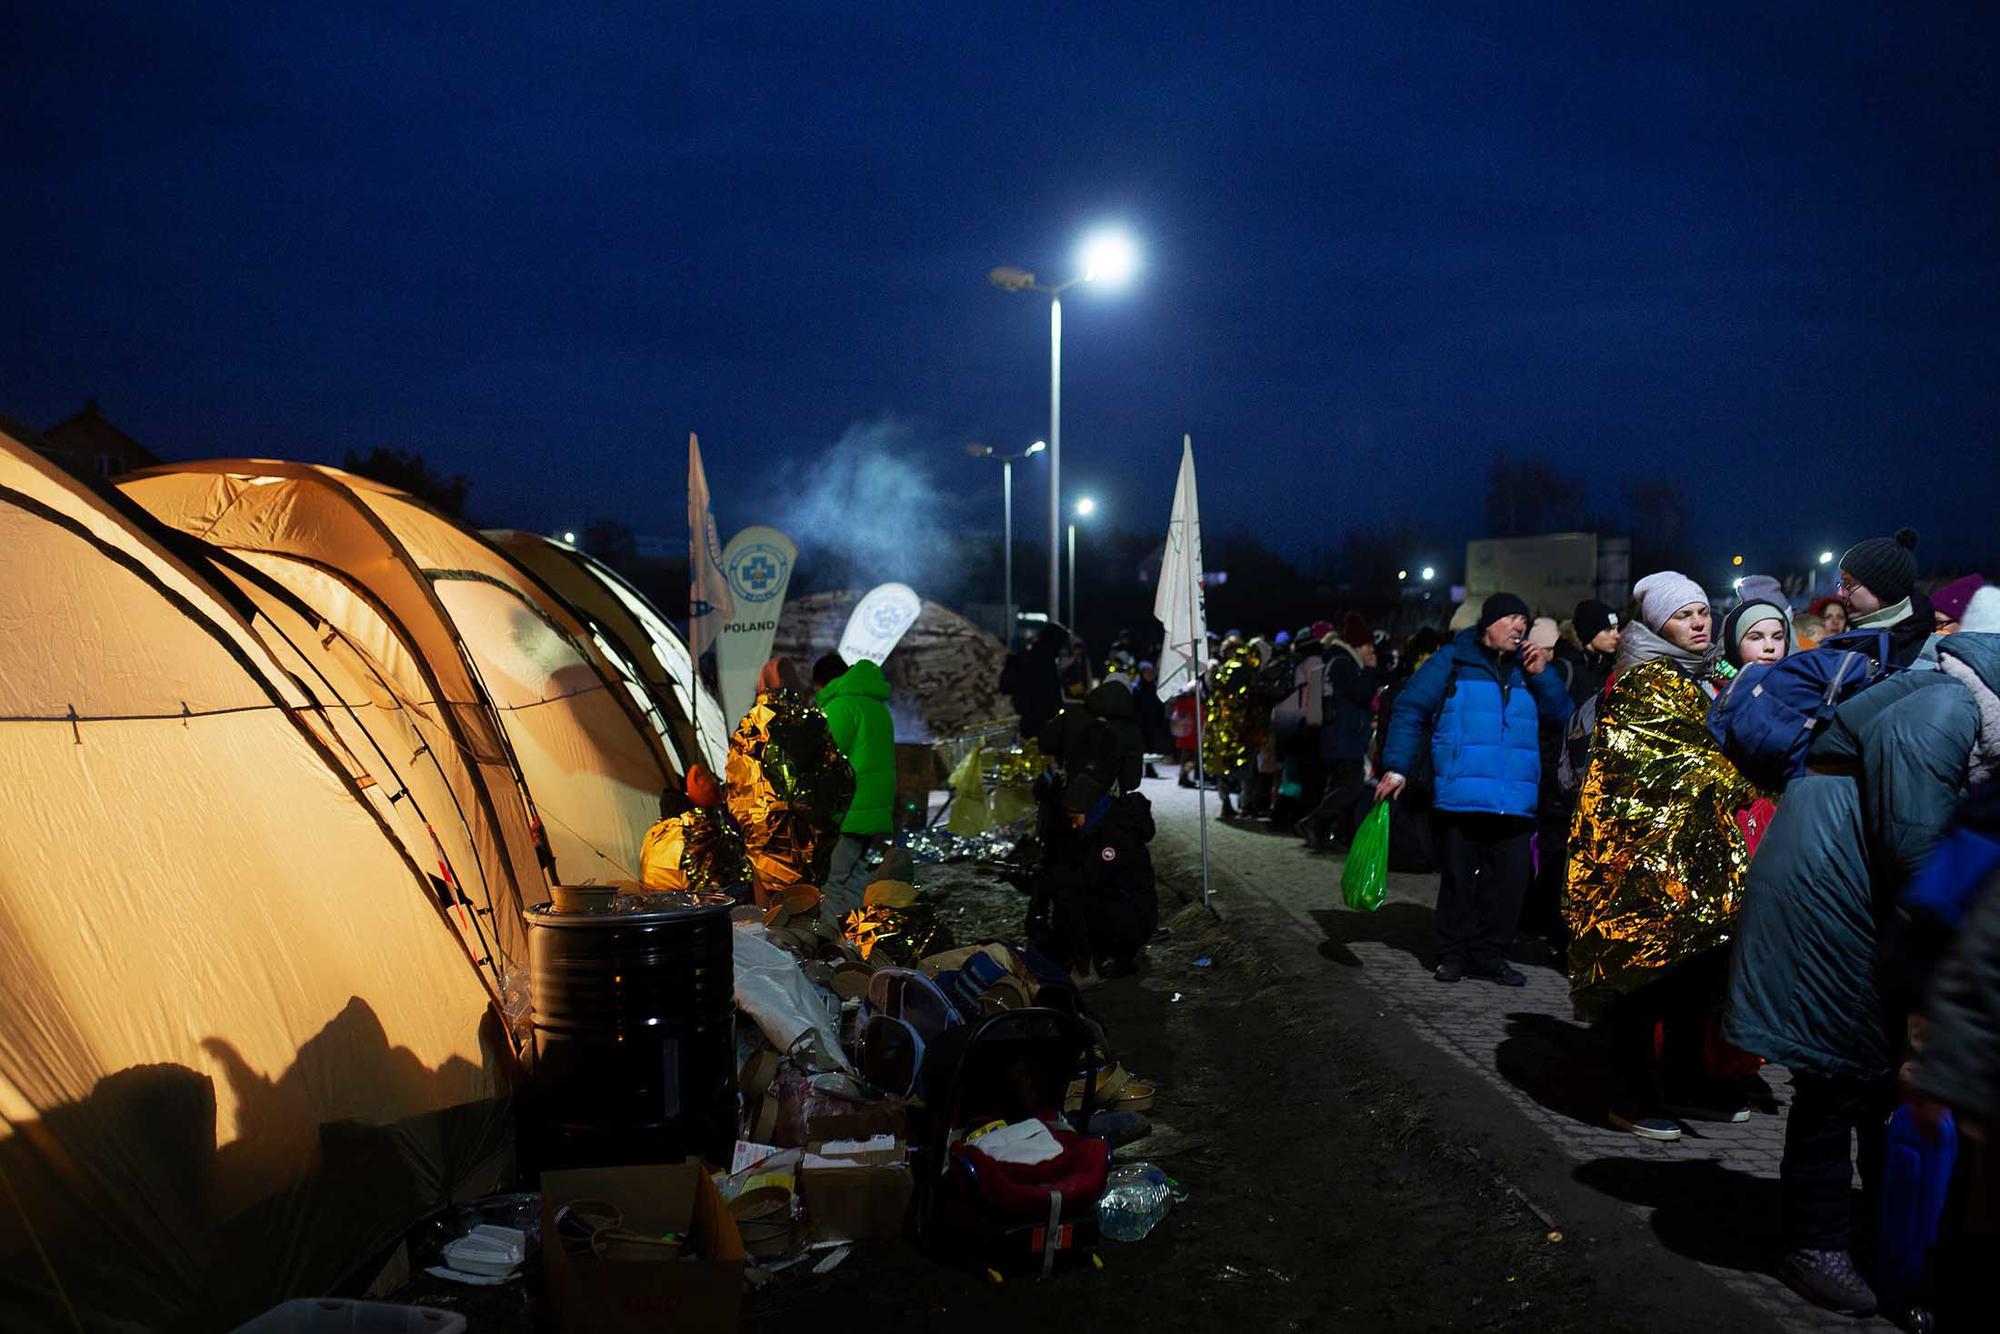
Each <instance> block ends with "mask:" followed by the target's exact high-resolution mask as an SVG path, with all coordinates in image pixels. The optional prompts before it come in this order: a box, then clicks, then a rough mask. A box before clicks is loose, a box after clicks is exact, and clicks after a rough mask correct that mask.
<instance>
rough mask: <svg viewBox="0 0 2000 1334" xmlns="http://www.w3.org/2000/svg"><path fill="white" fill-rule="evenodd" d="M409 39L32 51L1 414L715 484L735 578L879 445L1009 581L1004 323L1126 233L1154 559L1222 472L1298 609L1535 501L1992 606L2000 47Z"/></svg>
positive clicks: (1092, 20) (1114, 316)
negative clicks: (788, 493)
mask: <svg viewBox="0 0 2000 1334" xmlns="http://www.w3.org/2000/svg"><path fill="white" fill-rule="evenodd" d="M361 8H362V7H359V6H347V5H310V6H299V5H269V4H264V3H258V4H245V5H241V6H225V5H215V4H200V3H194V4H189V5H185V6H182V5H167V4H158V3H155V4H146V5H132V6H125V5H96V4H93V5H85V6H76V5H53V4H40V3H37V0H27V3H25V4H23V3H20V2H19V0H17V3H14V4H10V5H8V6H7V7H6V9H7V15H6V17H5V18H0V77H4V78H5V80H6V84H7V87H8V94H7V96H6V98H5V101H4V104H0V105H4V110H0V182H4V185H5V189H6V194H7V207H6V212H5V221H4V222H0V304H4V308H5V311H6V318H5V320H4V323H0V411H5V412H8V413H11V414H12V415H14V416H16V417H20V418H23V419H25V420H28V421H31V422H35V423H37V424H43V425H46V424H48V423H50V422H53V421H55V420H56V419H57V418H59V417H62V416H65V415H67V414H68V413H69V412H71V411H73V410H75V409H76V408H77V407H78V406H79V405H80V404H81V402H82V400H83V399H84V398H85V397H86V396H95V397H96V398H98V399H99V400H100V401H101V402H102V404H103V406H104V410H105V412H106V413H107V414H108V415H110V416H111V417H112V418H113V419H114V420H116V421H118V422H119V423H120V424H121V425H123V426H125V427H126V428H127V429H128V430H130V431H132V432H133V433H134V434H135V435H137V436H139V437H140V438H141V439H142V440H145V441H147V442H148V443H151V444H153V445H155V446H156V447H157V448H159V449H160V450H161V451H162V452H165V453H168V454H170V455H177V456H199V455H207V454H215V453H229V454H238V453H250V454H279V455H290V456H297V457H317V458H326V459H333V460H337V459H338V458H339V457H340V455H341V454H342V452H343V451H344V450H346V449H347V448H350V447H358V448H363V449H366V448H368V447H371V446H374V445H378V444H389V445H397V446H402V447H409V448H417V449H421V450H423V451H424V452H425V453H426V454H428V455H429V456H431V457H432V458H433V459H434V460H435V461H437V462H439V463H441V464H443V465H444V466H446V467H447V468H449V469H453V470H459V471H464V472H467V473H469V474H471V475H472V476H473V477H474V479H475V481H474V488H473V493H472V508H473V510H474V511H475V513H477V514H478V515H479V516H480V517H481V518H483V519H486V520H487V521H489V522H492V521H500V522H511V523H515V524H519V525H526V526H537V527H543V528H550V527H555V528H560V527H563V526H580V525H581V523H582V522H583V521H584V520H586V519H588V518H589V517H591V516H593V515H596V514H610V515H615V516H617V517H621V518H624V519H625V520H627V521H628V522H630V523H631V524H632V525H633V526H634V527H636V528H638V529H640V530H641V531H644V532H656V533H661V534H665V535H669V536H677V535H678V534H680V533H681V532H683V531H684V528H683V525H682V520H681V510H682V503H683V492H682V477H683V467H684V459H685V453H684V442H685V439H686V434H687V432H688V431H689V430H690V429H692V430H697V431H699V432H700V433H701V435H702V438H703V442H704V446H705V450H706V452H707V453H708V456H709V459H708V461H709V469H710V479H711V482H712V483H713V485H714V489H715V492H716V495H717V501H718V509H719V510H720V512H721V517H722V518H723V520H724V526H725V529H728V528H733V527H734V526H736V525H738V524H741V523H748V522H753V521H757V520H761V519H769V518H773V517H782V515H783V513H784V507H783V506H774V505H772V504H770V503H767V502H762V501H760V500H758V499H757V497H759V496H760V495H770V494H771V492H772V488H773V487H774V486H776V487H780V488H786V489H796V488H800V487H802V486H804V485H805V484H806V483H805V482H804V481H803V480H801V479H803V478H807V477H809V475H810V473H809V470H811V469H812V468H813V467H814V464H815V461H816V460H817V459H820V458H822V457H824V455H825V452H826V451H827V450H828V448H829V447H830V446H831V445H832V444H833V443H834V442H835V441H837V440H839V439H841V438H842V437H843V435H847V434H849V433H850V431H851V430H852V429H853V428H856V427H857V426H859V427H862V428H864V431H865V434H866V435H867V437H868V438H870V439H879V440H884V441H887V442H888V443H887V445H886V448H887V449H889V450H890V452H891V454H892V455H894V456H896V457H900V458H902V459H904V460H905V461H907V462H910V463H913V464H916V465H918V466H919V468H920V469H921V473H920V476H921V475H926V474H927V475H928V476H929V477H931V478H932V479H934V481H935V482H936V483H937V484H938V485H939V486H940V487H941V488H944V489H945V490H946V491H947V492H949V494H947V495H944V496H942V497H940V498H939V499H938V501H937V502H936V506H937V509H938V512H939V513H940V514H942V515H944V516H947V517H951V516H959V517H968V518H969V519H970V521H973V522H977V523H981V524H989V525H990V524H993V523H996V522H997V510H998V504H997V495H996V494H995V493H996V492H997V479H996V478H995V477H993V476H992V475H991V472H990V470H981V469H979V468H977V467H976V466H975V465H972V464H970V463H968V462H966V461H965V460H963V459H962V458H961V457H959V455H958V450H959V448H960V446H961V445H962V443H963V442H964V441H966V440H970V439H979V440H988V441H992V442H994V443H996V444H999V445H1002V446H1007V445H1013V446H1016V447H1018V446H1019V445H1022V444H1025V443H1026V442H1027V441H1029V440H1032V439H1034V438H1036V437H1037V436H1040V435H1043V434H1045V433H1046V412H1047V398H1046V395H1047V378H1046V377H1047V355H1048V354H1047V310H1046V306H1045V305H1044V304H1043V303H1041V302H1039V301H1037V300H1034V299H1031V298H1028V297H1022V296H1007V295H1004V294H1002V293H1000V292H997V291H995V290H993V289H991V288H990V287H988V286H987V285H986V283H985V281H984V275H985V273H986V271H987V270H988V269H989V268H991V267H992V266H994V265H996V264H1003V263H1012V264H1020V265H1025V266H1027V267H1030V268H1033V269H1036V270H1038V271H1040V272H1042V273H1044V274H1046V275H1048V276H1051V277H1061V276H1066V275H1067V270H1068V267H1069V257H1070V254H1071V249H1072V246H1073V243H1074V242H1075V240H1076V238H1077V237H1078V236H1079V235H1080V234H1081V233H1082V232H1083V231H1084V230H1085V229H1086V228H1087V227H1088V226H1089V225H1090V224H1093V223H1096V222H1099V221H1104V220H1117V221H1122V222H1124V223H1126V224H1127V225H1129V226H1130V228H1131V229H1132V230H1133V231H1134V232H1135V233H1136V234H1137V235H1138V236H1139V237H1140V239H1141V241H1142V243H1143V245H1144V247H1145V255H1146V267H1145V270H1144V272H1143V273H1142V275H1141V277H1140V279H1139V281H1138V282H1137V283H1136V284H1135V285H1134V286H1133V287H1132V288H1131V289H1130V290H1129V291H1128V292H1125V293H1123V294H1120V295H1116V296H1111V295H1105V296H1101V297H1100V296H1098V295H1095V294H1086V295H1082V296H1080V297H1079V299H1077V300H1075V301H1072V302H1069V303H1067V306H1066V313H1067V315H1068V321H1067V325H1068V328H1067V338H1066V344H1065V353H1066V362H1067V371H1068V374H1067V377H1066V384H1065V409H1066V410H1065V416H1064V442H1065V453H1066V456H1067V457H1066V469H1065V471H1066V474H1067V476H1069V477H1071V478H1074V479H1075V483H1076V487H1077V488H1078V489H1079V490H1081V489H1086V488H1087V489H1089V490H1091V491H1092V492H1094V493H1095V494H1097V495H1099V496H1100V497H1102V498H1103V500H1104V501H1105V503H1106V506H1107V509H1108V511H1109V513H1110V515H1111V516H1112V518H1113V519H1114V521H1116V522H1118V523H1120V524H1122V525H1123V526H1126V527H1130V528H1135V529H1136V528H1144V529H1150V528H1155V527H1160V526H1162V525H1163V523H1164V520H1165V516H1166V509H1167V504H1168V500H1169V495H1170V492H1171V488H1172V480H1173V476H1172V475H1173V467H1174V464H1175V462H1176V459H1177V453H1178V445H1179V438H1180V433H1181V432H1182V431H1190V432H1192V433H1193V435H1194V438H1195V443H1196V448H1197V455H1198V458H1199V459H1200V461H1201V465H1202V472H1203V476H1202V486H1203V500H1204V508H1205V510H1206V512H1207V518H1208V521H1209V523H1210V525H1211V526H1213V527H1215V528H1219V529H1224V530H1229V529H1234V530H1239V531H1252V530H1255V531H1258V532H1261V533H1263V534H1265V535H1266V536H1268V537H1269V538H1270V539H1271V540H1273V541H1274V542H1275V543H1277V544H1280V545H1283V546H1286V547H1289V548H1292V549H1294V550H1299V551H1303V550H1305V549H1308V548H1316V547H1324V546H1330V545H1333V544H1334V543H1335V542H1337V540H1338V539H1339V537H1340V535H1341V534H1342V533H1343V532H1344V531H1346V530H1347V529H1349V528H1352V527H1356V526H1364V525H1369V524H1375V523H1386V522H1389V521H1392V520H1395V519H1397V518H1400V517H1402V516H1405V515H1413V514H1418V513H1428V514H1430V515H1432V516H1434V521H1435V524H1436V526H1438V527H1439V528H1440V529H1441V530H1442V531H1444V532H1447V533H1455V534H1457V535H1458V536H1459V537H1461V538H1462V537H1467V536H1476V535H1478V531H1477V530H1478V529H1479V527H1480V515H1481V513H1482V498H1483V493H1484V481H1485V474H1486V468H1487V459H1488V456H1489V454H1490V453H1491V452H1492V451H1495V450H1513V451H1521V452H1537V453H1542V454H1545V455H1547V456H1548V457H1549V458H1551V459H1552V460H1553V461H1555V462H1556V463H1557V464H1558V465H1560V466H1562V467H1565V468H1567V469H1569V470H1572V471H1574V472H1577V473H1580V474H1583V475H1585V476H1587V477H1588V478H1589V480H1590V486H1591V490H1592V498H1593V500H1594V501H1595V502H1597V503H1598V504H1599V506H1600V508H1602V509H1604V510H1606V511H1607V512H1616V511H1617V510H1618V491H1619V486H1620V483H1621V482H1622V481H1624V480H1626V479H1630V478H1637V477H1650V476H1661V475H1668V476H1675V477H1679V478H1681V479H1683V480H1684V481H1685V482H1686V483H1687V484H1688V486H1689V488H1690V490H1691V491H1693V492H1695V493H1696V494H1697V495H1699V496H1700V497H1701V499H1702V512H1701V514H1700V515H1699V517H1698V520H1697V527H1698V530H1699V533H1700V535H1701V536H1702V537H1703V538H1705V539H1706V540H1707V541H1709V542H1711V543H1713V544H1715V545H1717V546H1728V547H1734V548H1736V549H1738V550H1746V549H1747V550H1749V551H1752V552H1753V553H1756V558H1754V559H1753V562H1752V563H1753V565H1756V564H1770V565H1774V566H1776V565H1779V564H1781V563H1782V562H1783V560H1784V559H1786V558H1788V556H1789V553H1791V552H1795V551H1798V552H1803V551H1806V550H1815V551H1816V550H1817V549H1819V548H1820V547H1822V546H1835V547H1839V546H1842V545H1844V544H1845V543H1846V542H1848V541H1850V540H1852V539H1854V538H1857V537H1860V536H1865V535H1869V534H1876V533H1886V532H1888V531H1890V530H1892V529H1894V528H1896V527H1898V526H1900V525H1902V524H1906V523H1907V524H1913V525H1915V526H1917V527H1919V528H1921V529H1923V530H1924V532H1925V543H1924V548H1923V550H1922V552H1920V554H1921V555H1922V556H1924V557H1926V558H1927V559H1926V564H1927V565H1928V564H1935V563H1938V562H1948V561H1958V562H1965V561H1970V560H1974V559H1986V558H1990V557H1992V556H1994V555H1995V554H2000V540H1996V538H1995V537H1994V535H1993V534H1994V522H1993V518H1994V505H1995V498H1996V495H2000V462H1996V460H2000V448H1996V437H2000V388H1996V385H1997V384H2000V379H1996V375H1995V354H1996V351H2000V338H1996V321H2000V239H1996V221H2000V6H1993V5H1988V4H1973V3H1954V4H1945V5H1936V6H1932V5H1921V4H1901V3H1897V4H1889V3H1884V4H1880V5H1861V4H1827V3H1791V4H1762V3H1758V4H1743V3H1740V0H1739V2H1737V3H1727V4H1714V5H1700V6H1685V5H1665V6H1649V7H1644V8H1645V9H1646V10H1647V11H1648V12H1645V13H1635V12H1633V11H1634V8H1635V7H1629V6H1607V5H1603V4H1600V3H1595V2H1594V0H1578V2H1576V3H1570V4H1535V5H1512V4H1498V5H1494V4H1487V5H1476V4H1460V5H1444V6H1432V5H1423V4H1417V3H1411V2H1410V0H1384V2H1383V3H1371V4H1332V5H1321V6H1311V7H1302V6H1294V5H1274V6H1253V5H1229V6H1213V7H1207V8H1208V9H1209V10H1210V12H1209V13H1208V14H1207V15H1205V16H1204V15H1201V14H1193V13H1180V12H1177V11H1178V10H1179V9H1180V8H1183V7H1175V6H1162V5H1157V4H1145V5H1137V4H1135V5H1117V6H1114V5H1109V4H1076V3H1070V4H1064V5H1022V4H1011V5H1005V6H993V7H979V8H975V7H973V6H967V5H935V4H930V5H909V4H887V3H875V4H869V5H824V6H792V5H774V4H760V5H756V6H748V5H745V6H735V7H720V6H716V7H710V6H688V5H681V4H657V3H648V4H633V5H628V6H591V5H562V6H552V7H550V9H549V12H547V13H545V14H543V15H541V16H539V17H523V16H522V14H521V12H520V10H521V8H522V7H517V6H507V5H499V6H495V5H490V4H450V5H446V4H435V3H426V4H418V5H408V6H369V7H366V8H367V9H368V10H370V11H371V12H366V13H337V12H336V11H343V10H358V9H361ZM1306 9H1309V10H1310V13H1309V14H1306V13H1301V12H1300V11H1302V10H1306ZM885 424H887V425H886V428H885V429H878V430H866V428H869V427H884V425H885ZM1040 478H1041V473H1040V471H1039V468H1036V469H1035V470H1033V471H1032V472H1029V473H1025V474H1024V475H1023V483H1024V486H1025V487H1026V489H1027V490H1028V491H1029V492H1030V494H1031V495H1032V493H1033V492H1034V489H1035V484H1036V483H1038V482H1039V481H1040ZM907 494H915V495H918V496H921V495H922V491H921V489H919V490H917V491H915V492H911V493H907ZM1023 503H1024V506H1025V507H1026V510H1027V513H1029V514H1031V515H1039V514H1040V513H1041V511H1039V510H1038V509H1036V508H1035V502H1034V501H1032V500H1031V499H1029V498H1027V497H1024V501H1023ZM894 517H895V516H893V515H889V514H882V513H876V514H863V515H856V516H854V519H853V521H854V522H855V523H857V524H871V525H876V526H880V527H890V526H892V525H893V520H894ZM1989 573H1993V574H2000V570H1994V571H1989Z"/></svg>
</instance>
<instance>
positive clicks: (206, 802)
mask: <svg viewBox="0 0 2000 1334" xmlns="http://www.w3.org/2000/svg"><path fill="white" fill-rule="evenodd" d="M178 543H179V539H178V538H176V537H175V536H174V535H172V534H169V533H166V532H165V531H163V530H160V529H158V528H157V527H156V526H154V525H153V524H151V523H150V522H149V521H146V520H145V519H143V517H141V516H139V515H138V514H137V513H136V512H131V513H128V512H126V510H125V509H124V508H123V506H122V502H117V501H115V499H114V498H112V497H107V496H100V495H98V494H96V493H94V492H92V491H90V490H88V489H87V488H86V487H85V486H84V485H83V484H82V483H80V482H77V481H75V480H73V479H71V478H69V477H67V476H65V475H63V474H61V473H59V472H57V471H55V470H54V469H53V468H52V467H50V465H48V464H47V463H45V462H44V461H42V460H41V459H39V458H37V457H36V456H35V455H34V454H33V453H32V452H30V451H29V450H28V449H27V448H26V447H25V445H24V444H23V443H22V442H21V439H20V435H19V433H11V432H9V431H6V430H0V804H4V808H5V810H6V812H7V818H6V819H5V820H0V1188H3V1189H4V1194H5V1197H6V1200H5V1204H4V1205H0V1328H6V1329H51V1328H63V1329H68V1328H72V1327H77V1328H90V1329H100V1328H113V1327H116V1328H176V1329H218V1328H229V1327H231V1326H233V1325H234V1324H235V1323H237V1322H238V1321H239V1320H241V1319H243V1318H245V1317H247V1316H248V1315H250V1314H254V1313H255V1312H256V1311H258V1310H261V1309H263V1308H264V1307H265V1306H267V1305H269V1304H270V1303H271V1302H273V1301H275V1300H278V1299H279V1298H281V1297H283V1296H286V1295H289V1294H293V1293H298V1292H311V1291H320V1290H324V1289H325V1287H327V1286H328V1285H330V1284H332V1283H333V1282H334V1281H336V1280H337V1279H338V1278H339V1277H340V1276H341V1274H342V1273H343V1272H344V1271H345V1270H346V1269H347V1268H348V1267H349V1266H350V1265H352V1264H353V1263H354V1262H355V1260H356V1259H357V1257H359V1256H361V1255H365V1254H367V1253H368V1252H369V1251H370V1250H372V1249H374V1248H377V1247H380V1246H382V1245H383V1244H385V1243H386V1242H388V1241H389V1240H391V1239H392V1238H393V1237H395V1236H396V1235H398V1234H399V1233H400V1232H401V1231H402V1230H403V1229H404V1228H406V1227H407V1226H408V1225H409V1224H410V1223H411V1222H412V1221H414V1220H415V1219H416V1218H417V1217H419V1216H421V1214H422V1213H423V1212H424V1211H425V1210H427V1209H428V1208H430V1207H433V1206H435V1205H436V1204H438V1203H440V1202H442V1201H443V1200H445V1199H448V1198H451V1197H452V1196H453V1195H454V1194H462V1193H465V1192H469V1191H477V1190H484V1189H490V1188H491V1187H492V1185H493V1184H494V1182H495V1180H496V1179H497V1175H498V1173H497V1162H498V1150H499V1149H500V1148H501V1147H502V1146H503V1145H504V1142H505V1137H506V1126H505V1119H504V1117H503V1115H502V1114H501V1112H500V1110H499V1103H498V1101H497V1096H498V1094H499V1093H500V1088H501V1081H500V1071H501V1070H502V1069H503V1068H504V1067H505V1066H506V1064H507V1062H508V1060H509V1059H510V1058H509V1056H508V1054H507V1044H506V1042H505V1040H504V1038H502V1037H499V1036H498V1032H497V1026H496V1025H493V1024H492V1023H491V1022H490V1014H491V1011H490V1009H489V1006H488V1000H489V995H488V992H487V991H486V990H485V989H484V988H483V987H482V985H481V974H480V972H479V971H478V970H477V969H475V968H474V967H473V966H472V964H471V963H470V961H469V960H468V957H467V953H466V950H465V949H464V948H462V947H461V943H460V941H461V938H460V936H458V935H457V934H455V932H454V930H453V929H452V927H449V926H447V925H446V923H445V921H444V920H442V919H443V916H444V913H445V907H444V904H443V903H442V902H441V900H440V896H439V895H438V893H437V891H436V886H435V883H434V881H433V878H432V877H431V876H430V875H429V874H428V873H427V872H426V871H425V870H424V869H422V868H420V867H419V866H418V865H417V864H416V862H415V861H414V860H413V859H412V858H411V856H410V855H409V854H408V852H407V850H406V848H405V847H404V846H403V844H402V842H401V840H400V839H399V838H398V836H397V834H396V832H395V830H394V829H393V827H392V825H391V824H390V823H389V822H388V821H387V818H386V816H385V813H384V809H383V807H382V805H381V804H379V803H378V802H376V801H371V799H370V796H369V795H368V794H367V793H365V792H364V790H363V788H362V786H361V784H360V783H359V782H358V781H357V780H356V778H355V777H354V767H355V764H356V762H357V760H358V757H352V756H343V755H342V754H341V753H339V746H340V745H341V744H342V742H341V732H342V730H343V726H342V725H337V724H336V723H335V722H334V721H333V720H332V718H331V717H330V716H329V715H328V714H327V712H326V711H325V710H324V709H323V708H321V707H320V703H321V701H317V700H316V699H315V698H314V697H313V696H312V695H311V694H309V693H308V691H309V689H310V688H313V687H309V686H308V685H307V684H306V680H307V678H308V677H309V676H310V675H311V673H310V672H309V671H302V670H301V669H305V668H309V667H310V665H311V664H310V661H309V657H310V655H304V654H300V655H295V656H294V657H293V659H292V661H291V663H290V664H289V665H288V664H287V663H285V662H283V661H281V659H280V657H279V655H277V654H275V653H274V652H273V651H272V650H271V649H270V648H269V647H267V643H266V635H267V634H271V633H276V630H277V626H276V623H275V622H267V623H265V624H264V625H263V626H262V627H261V628H259V629H253V624H252V622H253V619H256V618H261V617H262V616H263V615H264V613H262V612H260V611H259V610H258V603H257V601H256V600H254V599H251V598H247V597H242V596H239V589H240V585H238V584H236V583H235V581H233V580H231V579H229V578H227V577H225V576H223V575H221V574H219V573H218V572H217V571H216V570H215V569H213V568H212V567H209V566H207V565H206V564H205V563H203V562H202V561H201V558H200V557H199V556H198V555H184V554H182V553H181V552H180V551H179V548H178ZM266 604H267V605H268V606H271V607H273V608H275V607H276V604H275V603H273V602H270V601H269V599H266ZM298 624H299V623H297V622H295V623H294V628H297V626H298ZM347 730H348V734H349V735H353V733H352V729H347Z"/></svg>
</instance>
